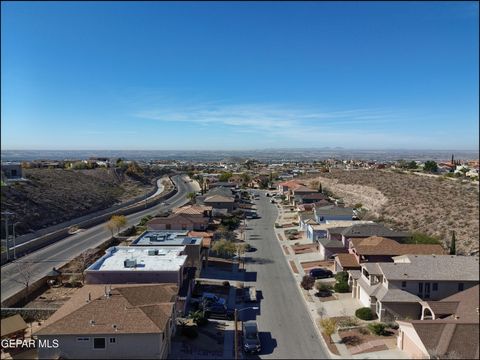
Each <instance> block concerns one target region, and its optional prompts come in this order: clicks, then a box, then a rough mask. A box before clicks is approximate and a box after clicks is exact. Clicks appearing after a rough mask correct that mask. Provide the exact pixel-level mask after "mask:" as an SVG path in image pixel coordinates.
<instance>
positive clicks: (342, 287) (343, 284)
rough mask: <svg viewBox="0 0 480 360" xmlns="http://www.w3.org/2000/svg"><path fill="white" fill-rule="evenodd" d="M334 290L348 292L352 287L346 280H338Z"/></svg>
mask: <svg viewBox="0 0 480 360" xmlns="http://www.w3.org/2000/svg"><path fill="white" fill-rule="evenodd" d="M333 290H335V292H337V293H347V292H349V291H350V287H349V286H348V284H347V283H346V282H343V281H342V282H337V283H336V284H335V286H334V287H333Z"/></svg>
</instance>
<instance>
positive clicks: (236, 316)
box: [234, 306, 258, 360]
mask: <svg viewBox="0 0 480 360" xmlns="http://www.w3.org/2000/svg"><path fill="white" fill-rule="evenodd" d="M248 309H252V310H258V306H249V307H246V308H243V309H240V310H238V309H237V308H235V311H234V314H235V316H234V321H235V334H234V339H235V360H238V338H237V332H238V330H237V329H238V326H237V318H238V313H239V312H240V311H243V310H248Z"/></svg>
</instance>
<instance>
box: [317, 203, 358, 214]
mask: <svg viewBox="0 0 480 360" xmlns="http://www.w3.org/2000/svg"><path fill="white" fill-rule="evenodd" d="M315 213H316V214H317V216H324V215H326V216H329V215H330V216H331V215H341V216H342V215H346V216H348V215H350V216H353V209H352V208H345V207H340V206H335V205H330V206H323V207H318V208H315Z"/></svg>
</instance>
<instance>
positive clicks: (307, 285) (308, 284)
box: [300, 275, 315, 290]
mask: <svg viewBox="0 0 480 360" xmlns="http://www.w3.org/2000/svg"><path fill="white" fill-rule="evenodd" d="M313 285H315V279H314V278H313V277H312V276H310V275H304V276H303V278H302V282H301V283H300V286H301V287H302V288H304V289H305V290H310V289H311V288H313Z"/></svg>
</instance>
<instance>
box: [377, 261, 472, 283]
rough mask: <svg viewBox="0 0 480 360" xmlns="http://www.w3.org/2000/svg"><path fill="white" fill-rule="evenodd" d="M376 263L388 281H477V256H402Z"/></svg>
mask: <svg viewBox="0 0 480 360" xmlns="http://www.w3.org/2000/svg"><path fill="white" fill-rule="evenodd" d="M393 261H394V263H377V264H378V266H379V267H380V268H381V270H382V272H383V274H384V275H385V277H386V278H387V279H388V280H431V281H433V280H438V281H442V280H444V281H448V280H452V281H478V280H479V275H478V269H479V262H478V256H455V255H402V256H395V257H394V258H393Z"/></svg>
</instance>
